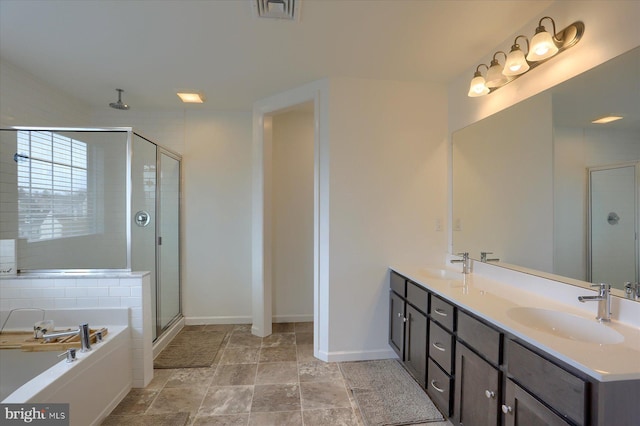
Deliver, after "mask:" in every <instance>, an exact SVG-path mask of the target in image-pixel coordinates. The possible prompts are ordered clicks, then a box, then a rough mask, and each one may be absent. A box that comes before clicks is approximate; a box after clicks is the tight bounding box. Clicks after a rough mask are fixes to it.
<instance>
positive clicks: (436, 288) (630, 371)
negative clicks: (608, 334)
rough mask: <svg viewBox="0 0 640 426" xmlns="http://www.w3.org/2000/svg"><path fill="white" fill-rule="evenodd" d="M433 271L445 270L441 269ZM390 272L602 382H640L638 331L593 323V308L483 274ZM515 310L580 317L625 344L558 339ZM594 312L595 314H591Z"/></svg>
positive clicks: (414, 268)
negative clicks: (516, 314) (514, 313)
mask: <svg viewBox="0 0 640 426" xmlns="http://www.w3.org/2000/svg"><path fill="white" fill-rule="evenodd" d="M433 268H437V269H444V268H443V267H441V266H440V267H438V266H436V267H433ZM391 269H393V270H394V271H396V272H397V273H399V274H401V275H403V276H405V277H407V278H409V279H410V280H411V281H413V282H415V283H416V284H419V285H421V286H423V287H425V288H426V289H428V290H429V291H431V292H433V293H435V294H438V295H440V296H442V297H443V298H445V299H448V300H450V301H451V302H453V303H454V304H456V305H458V306H460V307H461V308H463V309H465V310H467V311H469V312H471V313H473V314H475V315H477V316H478V317H480V318H484V319H486V320H487V321H489V322H491V323H494V324H495V325H496V326H498V327H500V328H502V329H504V330H505V331H507V332H509V333H511V334H513V335H515V336H517V337H519V338H521V339H522V340H524V341H526V342H529V343H531V344H533V345H534V346H536V347H538V348H540V349H542V350H543V351H545V352H547V353H549V354H550V355H552V356H554V357H556V358H558V359H560V360H562V361H564V362H566V363H567V364H569V365H572V366H573V367H575V368H577V369H578V370H580V371H583V372H584V373H586V374H588V375H589V376H591V377H593V378H594V379H597V380H598V381H602V382H607V381H619V380H636V379H640V327H635V326H632V325H629V324H625V323H621V322H619V321H617V320H615V319H613V320H612V321H611V322H608V323H599V322H598V321H596V320H595V318H594V316H595V313H596V304H595V303H589V304H588V305H589V306H588V308H592V309H590V310H589V311H588V312H589V313H586V312H587V311H585V310H582V309H577V308H576V307H574V306H572V305H571V304H569V303H562V302H560V301H558V300H555V299H553V298H552V297H545V296H542V295H540V294H536V293H535V292H531V291H527V290H525V289H522V288H518V287H517V286H513V285H509V284H506V283H504V282H499V281H496V280H493V279H491V278H488V277H487V276H483V275H477V274H474V273H471V274H467V275H461V276H462V277H463V279H462V280H450V279H443V278H434V277H433V275H432V274H429V273H428V272H427V271H428V269H429V268H427V267H424V266H410V265H409V266H408V265H403V266H399V265H394V266H392V267H391ZM454 272H455V271H454ZM558 285H564V284H561V283H558ZM585 291H586V290H584V291H583V293H585ZM585 294H589V293H588V292H587V293H585ZM549 296H551V295H549ZM514 307H533V308H541V309H547V310H553V311H561V312H565V313H569V314H573V315H577V316H580V317H583V318H585V319H590V320H592V321H593V327H594V330H595V328H596V327H611V328H612V329H614V330H615V331H617V332H618V333H620V334H621V335H622V336H623V337H624V340H623V341H622V342H621V343H617V344H600V343H588V342H583V341H575V340H570V339H568V338H564V337H559V336H555V335H553V334H550V333H547V332H543V331H539V330H536V329H535V328H532V327H529V326H526V325H523V324H522V323H520V322H517V321H515V320H514V319H512V318H511V317H510V316H509V315H508V311H509V309H510V308H514ZM591 311H592V313H593V315H590V313H591ZM639 312H640V310H639Z"/></svg>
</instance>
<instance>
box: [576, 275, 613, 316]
mask: <svg viewBox="0 0 640 426" xmlns="http://www.w3.org/2000/svg"><path fill="white" fill-rule="evenodd" d="M591 287H597V288H598V295H597V296H578V300H579V301H580V302H582V303H584V302H589V301H594V302H598V315H597V316H596V319H597V320H598V321H611V284H605V283H600V284H592V285H591Z"/></svg>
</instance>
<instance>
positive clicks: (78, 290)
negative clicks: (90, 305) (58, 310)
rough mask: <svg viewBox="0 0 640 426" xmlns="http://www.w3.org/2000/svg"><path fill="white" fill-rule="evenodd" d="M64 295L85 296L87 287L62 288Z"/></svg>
mask: <svg viewBox="0 0 640 426" xmlns="http://www.w3.org/2000/svg"><path fill="white" fill-rule="evenodd" d="M64 296H65V297H87V289H86V288H85V287H68V288H65V289H64Z"/></svg>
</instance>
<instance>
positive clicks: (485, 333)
mask: <svg viewBox="0 0 640 426" xmlns="http://www.w3.org/2000/svg"><path fill="white" fill-rule="evenodd" d="M457 330H458V331H457V334H458V339H460V340H462V341H464V342H465V343H466V344H467V345H468V346H470V347H472V348H473V349H475V350H476V352H478V353H479V354H480V355H482V356H483V357H485V358H486V359H487V361H489V362H491V363H493V364H494V365H500V363H501V361H502V360H501V359H500V354H501V353H502V333H500V332H499V331H498V330H496V329H494V328H493V327H491V326H489V325H487V324H485V323H484V322H482V321H480V320H478V319H476V318H474V317H472V316H471V315H469V314H467V313H466V312H463V311H461V310H459V309H458V327H457Z"/></svg>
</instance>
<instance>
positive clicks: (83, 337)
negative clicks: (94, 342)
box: [42, 323, 91, 352]
mask: <svg viewBox="0 0 640 426" xmlns="http://www.w3.org/2000/svg"><path fill="white" fill-rule="evenodd" d="M76 335H77V336H80V345H81V349H80V352H89V351H90V350H91V332H90V331H89V324H87V323H84V324H80V325H79V326H78V329H77V330H71V331H60V332H57V333H45V334H43V335H42V338H43V339H44V341H45V342H48V341H50V340H52V339H57V338H58V337H67V336H76Z"/></svg>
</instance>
